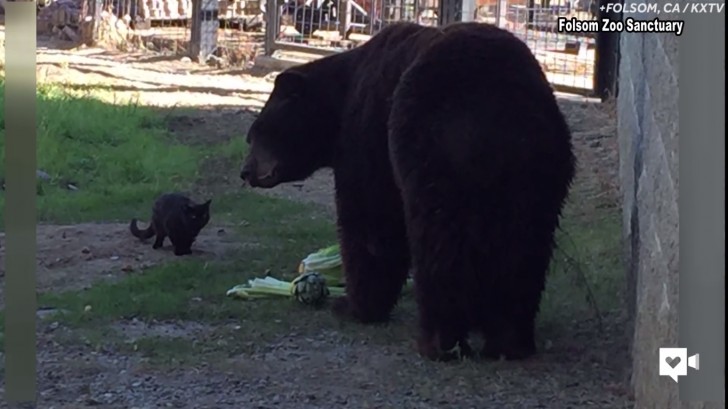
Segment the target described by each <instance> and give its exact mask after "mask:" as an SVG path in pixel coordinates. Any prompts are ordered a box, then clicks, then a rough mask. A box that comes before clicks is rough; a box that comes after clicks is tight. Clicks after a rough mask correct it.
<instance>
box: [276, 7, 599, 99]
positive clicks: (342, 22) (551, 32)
mask: <svg viewBox="0 0 728 409" xmlns="http://www.w3.org/2000/svg"><path fill="white" fill-rule="evenodd" d="M268 3H271V4H270V5H274V4H275V8H274V13H268V14H267V19H266V22H267V23H268V28H267V30H266V31H267V33H266V43H265V51H266V54H269V55H270V54H273V53H274V52H278V53H279V54H283V53H286V52H289V53H295V52H302V53H309V54H318V55H328V54H331V53H335V52H340V51H343V50H345V49H349V48H352V47H356V46H358V45H360V44H362V43H364V42H365V41H366V40H368V39H369V38H370V37H371V36H372V35H374V34H376V32H377V31H378V30H380V29H381V28H382V27H383V26H385V25H386V24H387V23H390V22H394V21H412V22H417V23H419V24H423V25H441V24H447V23H449V22H451V21H459V20H467V21H480V22H487V23H490V24H495V25H498V26H499V27H502V28H505V29H507V30H509V31H511V32H513V33H514V34H515V35H517V36H518V37H519V38H521V39H522V40H523V41H524V42H525V43H526V44H528V45H529V47H530V48H531V49H532V51H533V52H534V54H535V55H536V57H537V58H538V60H539V61H540V62H541V65H542V67H543V69H544V71H545V72H546V74H547V77H548V78H549V80H550V81H551V83H552V84H553V85H554V87H555V88H557V89H562V90H567V91H571V92H578V93H583V94H589V93H593V91H594V81H595V71H596V70H595V65H596V64H595V63H596V53H597V47H596V37H595V35H594V34H593V33H588V34H587V33H585V34H580V35H575V34H565V33H563V32H559V30H558V27H557V22H558V19H559V18H570V17H574V18H578V19H580V20H582V21H583V20H596V17H595V15H594V13H593V11H594V9H595V7H594V6H595V4H594V3H592V4H587V3H585V2H584V1H583V0H581V1H580V0H577V2H576V3H571V2H570V1H569V0H560V1H557V0H552V1H549V0H544V2H543V3H538V2H536V1H533V0H531V1H529V0H478V1H477V3H475V4H473V3H471V4H469V5H470V7H467V6H468V4H467V3H465V2H460V1H453V0H442V1H438V0H283V1H282V2H278V3H276V0H268Z"/></svg>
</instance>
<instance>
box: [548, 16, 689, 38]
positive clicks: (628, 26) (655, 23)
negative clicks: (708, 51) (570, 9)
mask: <svg viewBox="0 0 728 409" xmlns="http://www.w3.org/2000/svg"><path fill="white" fill-rule="evenodd" d="M557 24H558V30H559V31H560V32H566V33H598V32H603V33H605V32H606V33H616V32H625V33H673V34H675V35H678V36H679V35H681V34H682V33H683V27H684V26H685V22H684V21H682V20H660V19H659V18H657V17H655V18H653V19H648V20H640V19H636V18H632V17H627V18H626V19H624V21H618V20H611V19H608V18H603V19H601V20H599V21H597V20H579V19H577V18H574V17H570V18H566V17H559V19H558V22H557Z"/></svg>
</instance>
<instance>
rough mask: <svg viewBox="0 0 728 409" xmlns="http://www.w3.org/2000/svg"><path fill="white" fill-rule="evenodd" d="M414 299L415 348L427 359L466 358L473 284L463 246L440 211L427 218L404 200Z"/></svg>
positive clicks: (455, 226) (460, 232)
mask: <svg viewBox="0 0 728 409" xmlns="http://www.w3.org/2000/svg"><path fill="white" fill-rule="evenodd" d="M407 203H408V209H407V213H408V215H410V217H409V219H408V236H409V237H410V240H411V249H412V250H411V254H412V265H413V270H414V275H415V278H414V280H415V296H416V300H417V307H418V313H419V326H420V333H419V338H418V341H417V348H418V352H419V353H420V355H422V356H424V357H426V358H429V359H431V360H438V361H449V360H453V359H458V358H463V357H468V356H470V355H472V350H471V348H470V345H469V343H468V335H469V333H470V326H471V319H472V314H471V310H472V308H473V307H474V306H475V305H473V304H472V300H473V299H474V295H475V294H473V293H472V291H473V288H475V285H474V284H476V283H473V282H472V281H471V280H470V277H473V276H472V275H471V269H470V268H469V265H470V264H469V263H468V259H467V258H466V257H464V256H465V255H466V252H465V251H464V250H465V249H466V248H467V247H466V246H467V243H466V241H465V240H463V229H462V228H459V227H458V222H457V220H453V219H451V218H449V217H443V215H444V214H447V213H446V212H444V211H443V212H439V211H435V212H434V213H429V212H427V211H426V209H425V208H423V207H421V206H420V205H419V203H420V202H419V201H417V200H411V201H407Z"/></svg>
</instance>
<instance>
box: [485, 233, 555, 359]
mask: <svg viewBox="0 0 728 409" xmlns="http://www.w3.org/2000/svg"><path fill="white" fill-rule="evenodd" d="M529 236H530V237H532V240H530V242H528V241H524V240H520V243H521V246H520V247H521V249H524V250H526V251H527V253H524V254H523V255H522V256H521V257H519V258H518V259H515V260H512V262H513V263H514V264H515V265H513V266H512V273H511V274H507V271H504V273H506V274H504V275H503V276H502V277H501V280H503V281H501V282H500V283H499V285H498V288H500V291H498V292H494V293H491V294H490V295H491V297H492V299H491V300H489V305H490V309H491V310H492V312H490V313H488V314H486V316H488V317H489V320H490V322H487V323H483V326H484V329H485V330H484V333H485V334H484V335H485V338H486V344H485V347H484V349H483V356H484V357H485V358H487V359H499V358H500V356H504V357H505V358H506V359H507V360H519V359H526V358H528V357H530V356H532V355H534V354H535V353H536V340H535V326H536V317H537V315H538V312H539V308H540V304H541V299H542V294H543V290H544V287H545V281H546V272H547V270H548V267H549V262H550V259H551V253H552V248H553V239H552V238H551V237H553V235H550V236H551V237H543V235H542V239H541V240H536V239H533V237H534V235H533V233H531V234H528V235H527V234H523V235H520V236H519V237H529ZM546 236H549V235H548V234H546Z"/></svg>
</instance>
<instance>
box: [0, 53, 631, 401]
mask: <svg viewBox="0 0 728 409" xmlns="http://www.w3.org/2000/svg"><path fill="white" fill-rule="evenodd" d="M38 78H39V80H40V81H49V80H53V81H62V82H64V83H67V84H75V85H76V86H78V87H88V86H89V84H94V86H103V87H106V88H108V89H109V90H113V91H115V93H116V98H117V99H118V98H120V97H128V98H137V99H139V100H140V102H142V103H148V104H154V105H161V106H169V107H179V109H180V114H179V116H176V117H175V118H176V119H177V120H176V121H175V123H176V125H175V129H172V130H173V131H175V133H177V134H179V135H180V137H184V136H185V135H200V134H202V133H206V134H210V135H211V136H212V137H214V135H216V134H218V135H230V134H231V132H237V133H241V132H242V131H243V130H244V129H246V127H247V126H248V125H249V123H250V121H251V116H250V114H249V113H248V110H250V109H255V108H257V107H259V106H261V104H262V103H263V102H264V101H265V98H266V97H267V92H269V91H270V89H271V85H272V83H271V81H270V76H265V75H262V74H250V73H245V72H228V73H219V72H214V71H212V69H203V68H200V67H198V66H196V65H193V64H192V63H189V62H185V61H181V60H180V59H178V58H171V57H169V58H167V57H165V58H162V57H159V56H153V55H152V56H150V55H145V54H137V55H129V54H124V55H122V54H115V53H111V52H108V51H104V50H97V49H82V50H76V51H59V50H57V49H52V48H43V47H39V52H38ZM561 103H562V107H563V109H564V111H565V113H566V115H567V117H568V118H569V122H570V124H571V126H572V129H573V131H574V139H575V144H576V148H577V154H578V156H579V160H580V169H581V170H580V176H579V177H580V178H582V179H584V180H587V181H588V183H585V184H584V186H586V187H585V189H592V190H593V192H592V193H593V194H592V196H593V197H594V198H595V200H593V201H591V202H590V203H589V206H590V207H585V208H583V211H584V212H589V211H592V210H596V209H599V208H602V207H604V208H608V207H613V206H615V203H616V202H617V191H616V171H617V166H616V152H617V149H616V138H615V130H614V121H613V120H612V119H611V118H610V117H609V113H608V112H607V111H606V110H604V109H597V108H595V107H594V106H593V105H592V104H589V103H586V102H583V101H580V100H579V99H578V98H564V99H562V101H561ZM185 106H195V107H205V108H207V110H206V111H205V112H203V113H199V114H196V115H191V114H187V113H183V112H182V109H183V108H184V107H185ZM203 131H204V132H203ZM234 176H235V175H228V176H221V178H223V179H224V183H222V186H223V188H224V187H225V186H228V187H229V188H239V186H240V184H239V182H238V181H237V180H236V179H235V177H234ZM263 193H265V194H271V195H276V196H280V197H285V198H289V199H292V200H299V201H304V202H309V203H315V204H318V205H320V206H322V208H324V209H326V210H327V211H329V212H332V211H333V203H332V199H333V194H332V193H333V192H332V179H331V173H330V172H319V173H318V174H317V175H316V176H314V177H313V178H311V179H309V180H308V181H306V182H303V183H299V184H291V185H286V186H281V187H279V188H277V189H274V190H272V191H264V192H263ZM140 216H141V215H140ZM127 229H128V226H127V225H126V224H94V223H86V224H80V225H74V226H49V225H44V226H39V227H38V265H39V269H38V273H37V280H38V289H39V291H47V290H54V291H59V290H63V289H77V288H84V287H87V286H89V285H90V284H91V283H93V282H94V281H96V280H98V279H116V278H119V277H123V276H124V275H125V274H130V273H133V272H135V271H139V270H141V269H143V268H146V267H148V266H151V265H154V264H156V263H161V262H163V261H164V260H168V259H169V257H170V255H169V253H170V252H169V251H167V252H164V251H163V252H159V251H153V250H152V249H151V244H149V243H147V244H142V243H139V242H138V241H136V240H131V239H130V237H129V234H128V230H127ZM3 243H4V234H0V266H1V265H2V263H1V259H2V256H3V254H4V247H3ZM236 245H239V244H238V243H235V242H234V241H233V240H232V239H229V238H228V234H227V230H226V226H213V227H212V228H209V229H206V230H205V232H204V234H203V235H202V236H201V237H200V239H199V246H198V248H199V250H200V251H199V253H198V255H197V257H217V256H219V255H221V254H223V253H224V252H225V251H227V250H229V249H231V248H232V246H236ZM2 275H3V271H2V270H0V276H2ZM1 289H2V287H0V303H2V300H3V296H2V290H1ZM118 325H119V328H120V329H121V330H122V333H123V334H124V335H125V336H126V337H127V338H128V339H130V340H131V339H134V338H138V337H142V336H150V335H155V334H164V335H166V336H177V337H183V338H191V339H196V338H200V337H205V336H206V334H209V332H210V329H209V328H206V327H205V326H204V325H201V324H197V323H194V322H173V323H169V322H166V323H151V324H150V323H140V322H136V321H130V322H122V323H119V324H118ZM298 330H299V329H297V328H291V331H290V333H289V334H287V335H286V336H283V337H281V338H280V339H277V340H276V341H274V342H272V343H270V344H266V345H260V346H258V348H256V352H254V353H252V354H249V355H245V356H234V357H230V359H229V360H228V361H227V362H226V363H225V364H224V365H222V366H220V367H207V366H205V365H199V366H196V367H194V368H179V369H167V370H164V371H162V370H159V369H154V368H149V367H147V366H145V365H144V362H142V361H141V360H140V359H139V358H135V357H132V356H128V355H124V354H122V353H120V352H116V351H105V350H94V349H92V348H90V347H88V346H83V345H76V346H69V345H66V344H62V343H59V342H58V341H57V339H58V337H59V336H61V335H59V334H62V333H63V332H64V331H66V332H67V331H69V330H68V329H66V328H63V327H62V326H61V327H59V326H58V324H57V323H55V325H54V324H53V323H40V324H39V330H38V335H39V341H38V342H39V344H38V362H39V387H40V389H39V390H40V392H39V393H40V397H41V400H42V401H45V402H46V404H45V405H43V406H44V407H48V408H50V407H53V408H79V409H80V408H84V407H103V408H107V407H108V408H117V407H118V408H152V407H178V408H228V407H230V408H232V407H236V408H251V409H252V408H273V407H276V408H290V409H294V408H295V409H299V408H334V407H342V408H393V409H395V408H413V409H414V408H417V409H424V408H503V409H507V408H514V409H515V408H563V409H566V408H586V407H595V408H626V407H629V399H628V396H627V394H626V392H625V389H624V388H623V384H622V383H623V382H624V380H625V379H624V378H623V375H624V371H623V370H624V359H623V356H624V355H625V353H624V351H625V348H626V347H625V345H626V344H625V343H624V342H622V341H623V338H624V336H623V335H624V334H623V328H622V327H621V324H620V322H619V319H617V318H614V319H611V320H609V319H608V320H607V325H606V326H605V328H604V332H603V333H602V334H600V336H597V337H596V338H594V337H592V338H584V337H588V336H589V335H580V334H581V332H580V329H579V328H575V334H576V335H575V337H574V341H575V345H572V346H569V345H566V346H563V345H562V346H561V347H560V348H562V349H561V350H559V351H552V353H547V354H544V355H543V357H541V358H539V359H537V360H535V361H533V362H529V363H526V364H524V365H522V366H520V367H518V368H513V367H509V368H508V369H507V370H502V371H501V370H499V369H498V367H497V366H496V368H495V369H494V370H491V371H490V372H485V371H483V370H482V369H480V366H479V364H477V363H476V364H463V365H460V366H457V367H447V366H440V365H438V364H434V363H430V362H426V361H424V360H421V359H420V358H419V357H417V356H416V355H415V354H413V351H412V348H411V345H387V346H385V347H384V348H383V347H382V346H381V345H377V344H376V343H375V342H373V341H372V340H369V339H367V338H362V339H359V340H356V341H352V340H351V339H350V338H347V337H345V336H344V335H343V334H342V333H340V332H339V331H338V330H337V329H336V328H326V329H322V330H321V331H320V332H319V333H318V335H316V336H315V337H310V338H307V339H306V340H305V349H304V348H302V346H301V341H300V340H297V339H296V333H297V331H298ZM584 339H591V341H589V342H590V343H591V345H586V346H585V345H584V343H583V341H584ZM576 341H582V343H581V344H578V345H577V343H576ZM615 356H616V357H618V358H617V359H612V358H613V357H615ZM551 368H557V369H553V370H552V369H551ZM530 374H531V375H532V374H539V375H538V377H537V379H535V378H534V376H530ZM3 389H4V388H3ZM0 407H4V403H0Z"/></svg>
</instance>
